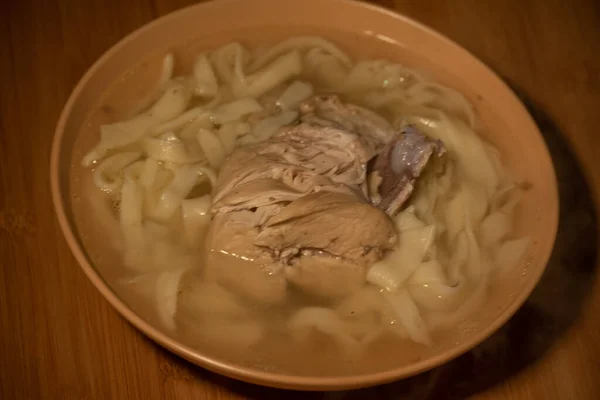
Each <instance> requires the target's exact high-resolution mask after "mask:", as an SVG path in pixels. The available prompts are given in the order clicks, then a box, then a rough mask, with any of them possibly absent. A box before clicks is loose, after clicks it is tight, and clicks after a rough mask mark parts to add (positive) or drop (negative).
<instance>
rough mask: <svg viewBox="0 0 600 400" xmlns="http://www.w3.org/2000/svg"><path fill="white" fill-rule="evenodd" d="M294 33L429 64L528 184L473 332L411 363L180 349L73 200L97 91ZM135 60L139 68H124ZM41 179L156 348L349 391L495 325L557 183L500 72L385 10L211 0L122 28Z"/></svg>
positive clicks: (71, 232) (401, 374) (83, 255)
mask: <svg viewBox="0 0 600 400" xmlns="http://www.w3.org/2000/svg"><path fill="white" fill-rule="evenodd" d="M297 34H311V35H315V34H319V35H323V36H325V37H327V38H329V39H331V40H333V41H335V42H337V43H339V44H340V45H341V46H342V47H343V48H345V49H346V50H347V51H349V52H350V54H353V55H355V56H360V57H368V58H374V57H382V58H387V59H391V60H394V61H398V62H401V63H403V64H405V65H407V66H411V67H416V68H420V69H426V70H428V71H430V72H432V73H433V75H434V76H435V78H436V79H437V80H438V81H441V82H442V83H444V84H446V85H449V86H451V87H454V88H456V89H458V90H459V91H461V92H462V93H463V94H465V95H466V96H467V97H468V98H469V100H470V101H471V102H472V103H473V104H474V105H475V107H476V110H477V112H478V113H479V116H480V117H481V120H482V122H483V126H484V127H485V128H486V129H485V133H484V135H485V136H486V138H487V139H488V140H490V141H491V142H492V143H494V144H495V145H496V146H497V147H498V148H499V150H500V151H501V152H502V154H503V156H504V157H505V160H506V162H507V164H508V167H509V168H510V169H511V171H512V172H513V174H514V175H515V176H517V177H519V178H520V179H524V180H526V181H528V182H530V183H531V190H529V191H528V192H527V195H526V196H525V198H524V200H523V202H522V204H521V205H520V208H519V211H518V218H517V234H519V235H529V236H530V237H531V238H533V245H532V246H531V248H530V249H529V250H528V253H527V254H526V256H525V257H524V259H523V260H522V262H521V263H520V264H519V265H518V266H515V268H513V269H511V270H510V271H507V275H508V279H506V280H505V281H504V282H505V283H504V284H502V285H492V286H491V287H490V292H489V297H488V299H487V301H486V302H485V304H483V305H482V307H481V309H479V310H478V311H476V312H475V313H474V315H473V321H474V322H473V326H474V329H472V331H471V332H469V333H464V332H463V333H460V332H457V333H452V334H448V335H446V336H444V337H443V338H442V339H441V340H440V341H439V342H438V343H436V345H435V346H434V347H433V348H432V349H431V350H430V351H429V352H427V353H424V354H422V355H421V356H420V357H418V358H417V359H414V360H404V361H401V360H399V361H398V363H397V364H393V363H392V364H390V362H389V360H388V361H386V362H385V363H383V361H384V360H382V364H381V365H382V367H381V368H380V369H379V370H377V369H375V370H374V372H372V373H365V374H360V375H344V376H339V375H337V376H336V375H334V376H327V375H321V376H305V375H302V376H293V375H286V374H278V373H273V372H266V371H265V370H261V369H258V368H252V367H248V366H243V365H242V364H240V363H237V362H235V361H231V360H227V359H224V358H220V357H217V356H214V355H213V354H211V353H210V352H209V351H206V350H198V348H197V347H191V346H189V345H187V344H186V343H184V342H183V341H182V339H181V338H178V337H177V335H176V334H169V333H167V332H166V331H164V330H162V329H161V328H160V326H159V324H157V323H156V320H155V319H154V318H153V317H152V316H151V313H149V312H148V309H149V308H150V306H149V305H145V304H136V303H135V302H134V301H133V300H131V298H130V297H129V296H128V294H127V293H126V292H123V291H122V290H121V291H119V290H118V289H117V288H116V286H115V285H111V284H109V282H111V283H112V278H111V277H112V275H113V274H114V273H115V271H118V270H119V268H121V267H122V266H121V265H120V256H119V254H115V253H116V251H115V250H113V249H111V248H108V247H107V246H103V243H105V242H106V238H105V237H103V234H105V233H103V232H104V231H103V230H102V229H100V228H98V229H96V225H95V224H97V223H98V220H97V219H94V218H89V216H90V214H93V211H92V210H91V209H88V208H86V207H85V206H83V207H82V205H81V201H82V199H81V198H80V192H79V191H80V190H82V189H81V186H82V185H83V184H84V183H83V181H85V179H82V178H80V177H81V176H84V175H85V171H83V169H82V168H81V167H80V166H79V164H80V160H81V157H82V155H83V154H84V152H85V151H87V150H88V149H89V148H90V147H91V145H92V143H93V142H95V141H96V140H97V138H98V129H97V128H98V125H99V124H100V123H102V117H101V115H100V114H95V116H92V117H90V115H91V114H92V112H93V110H97V109H98V106H99V105H100V104H101V102H102V101H103V100H102V99H103V98H104V97H103V96H105V94H106V92H107V88H109V87H110V88H111V93H112V94H111V95H108V96H109V97H110V98H111V99H112V101H113V103H111V104H113V105H115V104H116V106H115V107H116V108H118V105H119V102H120V101H123V102H125V101H127V100H126V98H127V97H132V96H133V97H135V96H140V95H141V94H142V92H143V89H144V88H145V89H147V88H148V87H149V86H150V85H151V84H150V80H149V76H151V75H152V73H154V74H155V73H156V70H157V69H156V68H155V67H156V66H157V65H158V63H157V62H156V61H157V60H158V58H157V57H156V55H157V54H161V52H162V54H164V52H165V51H166V50H167V49H170V48H178V47H182V46H193V47H194V48H198V49H202V48H204V49H210V48H214V47H215V46H217V45H220V44H223V43H226V42H228V41H232V40H237V41H241V42H243V43H245V44H250V45H252V44H258V43H274V42H275V41H277V40H279V39H283V38H285V37H288V36H292V35H297ZM142 61H144V62H142ZM135 68H137V69H136V71H138V72H136V73H132V72H131V71H133V70H134V69H135ZM153 68H154V69H153ZM128 72H129V73H128ZM119 93H122V94H125V93H126V94H127V95H124V96H120V95H119ZM124 105H125V103H123V106H124ZM104 112H105V113H110V112H111V110H110V109H105V110H104ZM98 115H100V116H98ZM90 118H91V119H90ZM50 177H51V184H52V196H53V201H54V206H55V208H56V213H57V215H58V220H59V222H60V226H61V228H62V230H63V233H64V235H65V238H66V240H67V243H68V244H69V246H70V248H71V250H72V251H73V254H74V255H75V258H76V259H77V261H78V262H79V264H80V265H81V267H82V268H83V270H84V271H85V273H86V274H87V276H88V277H89V278H90V280H91V281H92V283H93V284H94V285H95V286H96V287H97V288H98V290H100V292H101V293H102V295H103V296H104V297H106V299H107V300H108V301H109V302H110V303H111V304H112V305H113V306H114V307H115V308H116V309H117V310H118V311H119V313H121V315H123V316H124V317H125V318H126V319H127V320H128V321H130V322H131V323H132V324H133V325H135V326H136V327H137V328H138V329H139V330H141V331H142V332H144V333H145V334H146V335H148V336H149V337H150V338H152V339H153V340H155V341H156V342H157V343H159V344H160V345H162V346H164V347H166V348H167V349H169V350H171V351H172V352H174V353H176V354H178V355H179V356H181V357H183V358H185V359H187V360H189V361H191V362H193V363H195V364H197V365H199V366H202V367H204V368H206V369H209V370H211V371H214V372H217V373H220V374H223V375H227V376H229V377H233V378H236V379H240V380H244V381H248V382H252V383H258V384H263V385H267V386H274V387H282V388H290V389H309V390H333V389H349V388H358V387H364V386H369V385H374V384H379V383H384V382H389V381H393V380H397V379H400V378H405V377H408V376H411V375H415V374H417V373H419V372H422V371H425V370H428V369H430V368H433V367H435V366H437V365H440V364H442V363H444V362H447V361H449V360H451V359H453V358H455V357H457V356H459V355H460V354H462V353H464V352H466V351H468V350H469V349H471V348H473V347H474V346H476V345H477V344H478V343H480V342H481V341H483V340H484V339H486V338H487V337H488V336H490V335H491V334H492V333H494V332H495V331H496V330H497V329H498V328H499V327H500V326H501V325H503V324H504V323H505V322H506V321H507V320H508V319H509V318H510V317H511V316H512V315H513V314H514V313H515V312H516V310H517V309H518V308H519V307H520V306H521V305H522V304H523V302H524V301H525V300H526V298H527V297H528V296H529V294H530V293H531V291H532V290H533V288H534V286H535V285H536V284H537V282H538V280H539V279H540V277H541V275H542V272H543V271H544V268H545V266H546V263H547V261H548V258H549V256H550V253H551V251H552V248H553V244H554V240H555V236H556V231H557V225H558V194H557V185H556V178H555V174H554V170H553V166H552V161H551V158H550V155H549V153H548V150H547V148H546V146H545V144H544V141H543V139H542V136H541V134H540V132H539V131H538V129H537V127H536V125H535V123H534V122H533V120H532V118H531V117H530V116H529V114H528V113H527V111H526V110H525V108H524V107H523V105H522V104H521V103H520V101H519V100H518V99H517V97H516V96H515V94H514V93H513V92H512V91H511V90H510V89H509V88H508V87H507V86H506V85H505V84H504V83H503V82H502V80H501V79H500V78H499V77H498V76H497V75H496V74H494V73H493V72H492V71H491V70H490V69H489V68H487V67H486V66H485V65H484V64H483V63H482V62H481V61H479V60H478V59H477V58H476V57H474V56H473V55H472V54H470V53H469V52H467V51H466V50H464V49H463V48H461V47H460V46H458V45H457V44H456V43H454V42H452V41H450V40H448V39H447V38H445V37H443V36H442V35H440V34H438V33H436V32H434V31H433V30H431V29H429V28H427V27H425V26H423V25H421V24H419V23H417V22H415V21H412V20H410V19H408V18H406V17H403V16H400V15H398V14H394V13H392V12H389V11H386V10H384V9H381V8H378V7H374V6H371V5H368V4H365V3H359V2H352V1H347V0H302V1H281V0H253V1H247V0H220V1H216V2H211V3H204V4H199V5H196V6H192V7H189V8H186V9H183V10H181V11H178V12H175V13H173V14H170V15H168V16H166V17H163V18H161V19H158V20H156V21H154V22H152V23H150V24H148V25H147V26H145V27H143V28H141V29H139V30H138V31H136V32H134V33H132V34H131V35H129V36H128V37H126V38H125V39H123V40H122V41H121V42H119V43H118V44H117V45H115V46H114V47H113V48H112V49H110V50H109V51H108V52H106V53H105V54H104V55H103V56H102V57H101V58H100V59H99V60H98V61H97V62H96V63H95V64H94V65H93V66H92V68H90V70H89V71H88V72H87V73H86V74H85V76H84V77H83V79H81V81H80V82H79V84H78V85H77V87H76V88H75V90H74V91H73V93H72V94H71V97H70V98H69V100H68V102H67V104H66V106H65V108H64V110H63V112H62V115H61V117H60V120H59V123H58V126H57V128H56V135H55V138H54V142H53V147H52V158H51V171H50ZM77 210H80V211H77ZM81 210H83V211H81ZM384 365H385V366H384ZM140 367H142V366H140Z"/></svg>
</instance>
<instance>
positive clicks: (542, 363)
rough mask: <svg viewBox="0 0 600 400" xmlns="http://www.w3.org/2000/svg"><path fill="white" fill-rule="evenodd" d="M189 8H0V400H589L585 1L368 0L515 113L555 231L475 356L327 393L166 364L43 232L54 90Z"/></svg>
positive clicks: (599, 316)
mask: <svg viewBox="0 0 600 400" xmlns="http://www.w3.org/2000/svg"><path fill="white" fill-rule="evenodd" d="M190 3H192V1H191V0H127V1H121V0H89V1H79V0H60V1H59V0H23V1H17V0H3V1H0V179H1V181H0V191H1V193H2V195H1V196H0V258H1V260H0V398H2V399H138V398H139V399H162V398H164V399H169V398H181V399H275V398H288V397H289V398H292V399H305V398H306V399H370V398H372V399H398V398H412V399H426V398H428V399H446V398H456V399H462V398H467V397H471V396H472V397H473V398H480V399H529V398H532V399H567V400H569V399H574V400H575V399H583V400H587V399H597V398H600V286H599V284H598V279H597V272H596V269H597V268H596V267H597V262H596V254H595V253H596V247H597V243H598V236H597V221H596V217H595V210H596V209H597V207H596V205H595V203H594V202H593V201H592V200H591V199H592V198H593V197H595V194H597V193H598V192H599V191H600V163H599V161H598V155H599V154H600V56H599V50H600V47H599V45H598V43H599V42H600V2H598V1H595V0H577V1H570V2H568V1H561V0H538V1H534V0H529V1H520V2H519V1H516V0H514V1H482V0H472V1H463V0H418V1H417V0H414V1H409V0H405V1H403V0H398V1H391V0H389V1H380V3H381V4H382V5H384V6H386V7H390V8H395V9H396V10H398V11H400V12H402V13H405V14H407V15H409V16H411V17H414V18H416V19H418V20H420V21H422V22H424V23H426V24H428V25H430V26H432V27H433V28H435V29H437V30H439V31H441V32H442V33H444V34H446V35H448V36H449V37H451V38H452V39H454V40H456V41H457V42H458V43H460V44H461V45H463V46H464V47H466V48H467V49H469V50H471V51H472V52H473V53H475V54H476V55H477V56H479V57H480V58H482V59H483V60H484V61H485V62H487V63H488V64H489V65H490V66H491V67H492V68H494V69H495V70H496V71H498V72H499V73H500V74H501V75H502V76H504V77H505V79H507V81H508V82H510V83H511V84H512V85H513V86H514V87H515V89H517V90H518V91H519V92H520V93H522V95H523V96H524V99H525V100H526V101H528V102H529V103H530V105H531V107H532V112H533V113H534V114H535V116H536V118H537V120H538V122H539V124H540V126H541V128H542V130H543V131H544V134H545V136H546V138H547V140H548V143H549V145H550V147H551V149H552V152H553V156H554V158H555V161H556V164H557V169H558V174H559V177H560V183H561V202H562V215H561V231H560V234H559V241H558V242H559V245H558V246H557V249H556V251H555V254H554V257H553V260H552V262H551V265H550V267H549V269H548V273H547V274H546V275H545V276H544V279H543V280H542V282H541V284H540V286H539V287H538V289H537V290H536V291H535V293H534V295H533V296H532V298H531V299H530V300H529V301H528V303H527V304H526V306H524V307H523V308H522V309H521V310H520V311H519V313H518V314H517V315H516V316H515V318H513V320H512V321H511V322H510V323H509V324H508V325H507V326H506V327H504V328H503V329H502V330H501V331H500V332H499V333H498V334H496V335H495V336H494V337H493V338H491V339H490V340H488V341H487V342H486V343H484V344H483V345H482V346H480V347H479V348H477V349H476V350H475V351H473V352H470V353H469V354H467V355H465V356H463V357H461V358H459V359H458V360H456V361H454V362H452V363H450V364H448V365H446V366H444V367H441V368H439V369H437V370H435V371H433V372H430V373H426V374H423V375H421V376H418V377H416V378H414V379H410V380H407V381H403V382H399V383H395V384H390V385H386V386H382V387H378V388H372V389H368V390H363V391H359V392H347V393H333V394H323V393H291V392H284V391H279V390H272V389H266V388H260V387H256V386H252V385H248V384H244V383H239V382H234V381H231V380H228V379H225V378H222V377H218V376H215V375H213V374H210V373H208V372H205V371H203V370H202V369H199V368H196V367H194V366H192V365H190V364H188V363H186V362H184V361H182V360H180V359H178V358H176V357H174V356H172V355H170V354H169V353H167V352H166V351H164V350H162V349H161V348H159V347H158V346H156V345H154V344H153V343H152V342H150V341H149V340H147V339H145V338H144V337H143V336H142V335H141V334H140V333H138V332H137V331H136V330H135V329H134V328H133V327H132V326H130V325H129V324H128V323H126V322H125V320H124V319H122V318H121V317H120V316H119V315H118V314H117V313H116V312H115V311H114V310H113V309H112V308H111V307H110V306H109V304H108V303H107V302H106V301H105V300H104V299H103V298H102V297H101V296H100V294H99V293H98V292H97V291H96V290H95V289H94V288H93V287H92V285H91V284H90V283H89V282H88V280H87V278H86V277H85V276H84V274H83V272H82V271H80V269H79V267H78V266H77V264H76V263H75V260H74V259H73V257H72V256H71V254H70V252H69V249H68V248H67V246H66V244H65V242H64V240H63V238H62V235H61V233H60V231H59V228H58V226H57V223H56V221H55V217H54V214H53V209H52V205H51V200H50V190H49V182H48V163H49V151H50V143H51V139H52V134H53V130H54V127H55V125H56V122H57V118H58V115H59V113H60V111H61V108H62V107H63V105H64V103H65V101H66V99H67V96H68V95H69V92H70V91H71V89H72V88H73V87H74V85H75V83H76V82H77V80H78V79H79V78H80V77H81V76H82V74H83V73H84V72H85V70H86V69H87V68H88V67H89V66H90V65H91V64H92V63H93V62H94V61H95V60H96V58H97V57H98V56H99V55H100V54H101V53H102V52H104V51H105V50H106V49H108V48H109V47H110V46H112V45H113V44H114V43H116V42H117V41H118V40H119V39H120V38H122V37H123V36H124V35H126V34H127V33H129V32H131V31H132V30H134V29H136V28H138V27H140V26H141V25H143V24H144V23H146V22H148V21H150V20H152V19H153V18H155V17H158V16H160V15H163V14H165V13H168V12H170V11H172V10H175V9H177V8H180V7H182V6H185V5H187V4H190ZM566 142H569V143H571V145H572V147H573V149H574V151H575V153H576V154H577V155H578V158H579V160H580V165H581V170H580V169H579V168H578V166H577V163H576V162H575V159H574V158H573V156H572V154H571V153H570V152H569V151H568V149H567V148H566V147H565V143H566ZM582 171H584V172H582ZM583 176H586V177H587V180H588V181H589V183H590V188H591V189H588V188H587V187H586V184H585V181H584V178H583Z"/></svg>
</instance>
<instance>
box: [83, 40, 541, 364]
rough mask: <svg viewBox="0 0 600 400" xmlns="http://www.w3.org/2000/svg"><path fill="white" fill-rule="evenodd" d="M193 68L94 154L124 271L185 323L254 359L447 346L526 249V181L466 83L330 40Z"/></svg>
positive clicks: (166, 83) (217, 58)
mask: <svg viewBox="0 0 600 400" xmlns="http://www.w3.org/2000/svg"><path fill="white" fill-rule="evenodd" d="M175 65H176V59H175V57H174V56H173V55H171V54H168V55H166V56H165V57H164V60H163V64H162V73H161V74H160V77H159V81H158V82H157V84H156V87H155V90H154V91H153V93H151V94H150V95H149V96H148V97H146V98H144V99H140V103H139V104H138V105H137V106H136V108H135V109H134V113H133V115H132V117H131V118H129V119H126V120H121V121H118V122H114V123H111V124H106V125H103V126H102V127H101V130H100V140H99V141H98V143H97V145H96V146H95V147H93V148H92V149H90V151H89V153H88V154H86V155H85V157H83V159H82V163H83V165H84V166H85V167H87V168H89V169H91V170H93V173H92V180H93V184H94V185H95V192H94V193H93V197H94V198H96V199H97V200H98V201H97V203H96V204H110V205H111V207H112V212H111V213H110V214H109V215H106V216H104V217H105V219H106V220H105V221H100V222H101V223H110V221H108V220H110V219H113V220H115V221H118V223H119V227H120V228H119V235H120V239H119V241H120V243H121V249H122V256H123V265H124V267H123V268H126V269H127V271H128V274H127V276H129V277H130V278H128V279H126V280H123V281H122V283H123V284H124V285H126V286H127V287H130V288H131V290H137V291H139V290H142V291H145V292H146V293H147V294H148V296H149V297H150V298H152V299H153V300H154V301H155V304H156V310H157V314H158V315H159V317H160V319H161V321H162V323H163V325H164V327H165V328H166V329H171V330H184V331H187V332H191V335H193V336H195V337H197V338H200V339H199V340H203V341H205V342H207V343H210V344H211V345H214V346H226V347H227V348H229V349H230V350H231V351H234V350H235V351H240V352H246V353H249V352H251V351H253V349H260V348H264V347H265V346H266V344H267V343H272V342H269V341H270V340H271V339H272V338H273V337H274V336H276V337H277V338H278V339H277V340H278V343H285V344H287V345H290V346H299V347H303V346H313V345H314V346H318V345H319V343H321V345H323V343H325V345H326V346H327V348H329V349H335V350H333V351H335V352H336V354H339V355H340V356H341V355H343V356H349V357H360V356H361V354H363V353H364V352H365V351H366V350H367V349H369V348H370V347H371V346H373V345H374V344H376V343H377V342H380V341H385V340H390V338H392V339H393V340H395V341H411V342H413V345H414V346H431V345H432V344H433V339H432V333H433V332H435V331H437V330H440V329H443V328H444V327H450V326H453V325H455V324H458V323H459V322H460V321H462V320H464V319H465V318H466V317H467V316H468V315H469V314H470V313H471V312H473V310H474V309H475V308H476V307H477V305H478V304H480V303H481V301H482V300H483V299H484V297H485V295H486V290H487V288H488V284H489V281H490V280H491V279H493V278H494V274H495V272H497V271H501V270H502V269H506V268H509V267H511V266H512V265H514V264H515V263H516V262H517V261H518V260H519V259H520V257H521V255H522V254H524V252H525V251H526V249H527V247H528V245H529V238H526V237H525V238H521V237H514V236H513V235H512V234H511V233H512V226H513V214H514V210H515V208H516V206H517V204H518V202H519V198H520V196H521V193H522V190H523V189H522V188H521V187H520V186H519V185H517V184H516V183H515V182H513V180H511V178H510V175H509V174H508V172H507V171H505V170H504V166H503V163H502V157H501V155H500V154H499V152H498V151H497V150H496V149H495V148H494V147H493V146H492V145H491V144H489V143H486V142H485V141H484V140H483V139H481V138H480V136H478V134H477V129H478V121H477V115H476V114H475V112H474V110H473V108H472V106H471V105H470V104H469V102H468V101H467V100H466V99H465V98H464V97H463V96H462V95H461V94H460V93H458V92H456V91H455V90H453V89H451V88H447V87H444V86H441V85H440V84H438V83H436V82H434V81H432V80H430V79H428V78H425V77H424V76H422V75H421V74H420V73H419V72H417V71H415V70H412V69H409V68H405V67H403V66H402V65H399V64H396V63H392V62H389V61H385V60H381V59H371V60H369V59H367V60H365V59H362V60H353V59H352V58H351V57H349V56H348V55H347V54H345V52H344V51H343V50H341V49H340V48H338V47H337V46H336V45H335V44H333V43H331V42H329V41H327V40H325V39H323V38H321V37H293V38H291V39H288V40H285V41H283V42H281V43H279V44H277V45H274V46H272V47H270V48H267V49H265V48H262V49H258V48H257V49H254V48H249V47H246V46H244V45H242V44H240V43H237V42H235V43H229V44H227V45H224V46H222V47H220V48H217V49H211V50H207V51H206V52H205V53H201V54H197V56H196V58H195V61H194V65H193V68H192V71H191V74H185V75H182V76H179V75H176V74H175V70H176V69H175V67H174V66H175ZM100 208H101V206H99V208H98V210H99V209H100ZM104 217H100V216H99V219H102V218H104Z"/></svg>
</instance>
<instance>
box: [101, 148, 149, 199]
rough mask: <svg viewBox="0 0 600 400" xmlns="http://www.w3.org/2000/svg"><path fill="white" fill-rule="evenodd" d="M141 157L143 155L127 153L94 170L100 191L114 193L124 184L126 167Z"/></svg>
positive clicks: (107, 160)
mask: <svg viewBox="0 0 600 400" xmlns="http://www.w3.org/2000/svg"><path fill="white" fill-rule="evenodd" d="M141 156H142V155H141V153H137V152H125V153H117V154H115V155H113V156H111V157H109V158H107V159H106V160H104V161H102V162H101V163H100V165H98V166H97V167H96V169H95V170H94V183H95V184H96V186H97V187H98V188H99V189H100V190H102V191H104V192H106V193H114V192H115V191H116V190H119V188H120V187H121V184H122V183H123V177H122V172H123V170H124V169H125V167H127V166H128V165H129V164H131V163H133V162H134V161H135V160H137V159H138V158H140V157H141Z"/></svg>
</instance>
